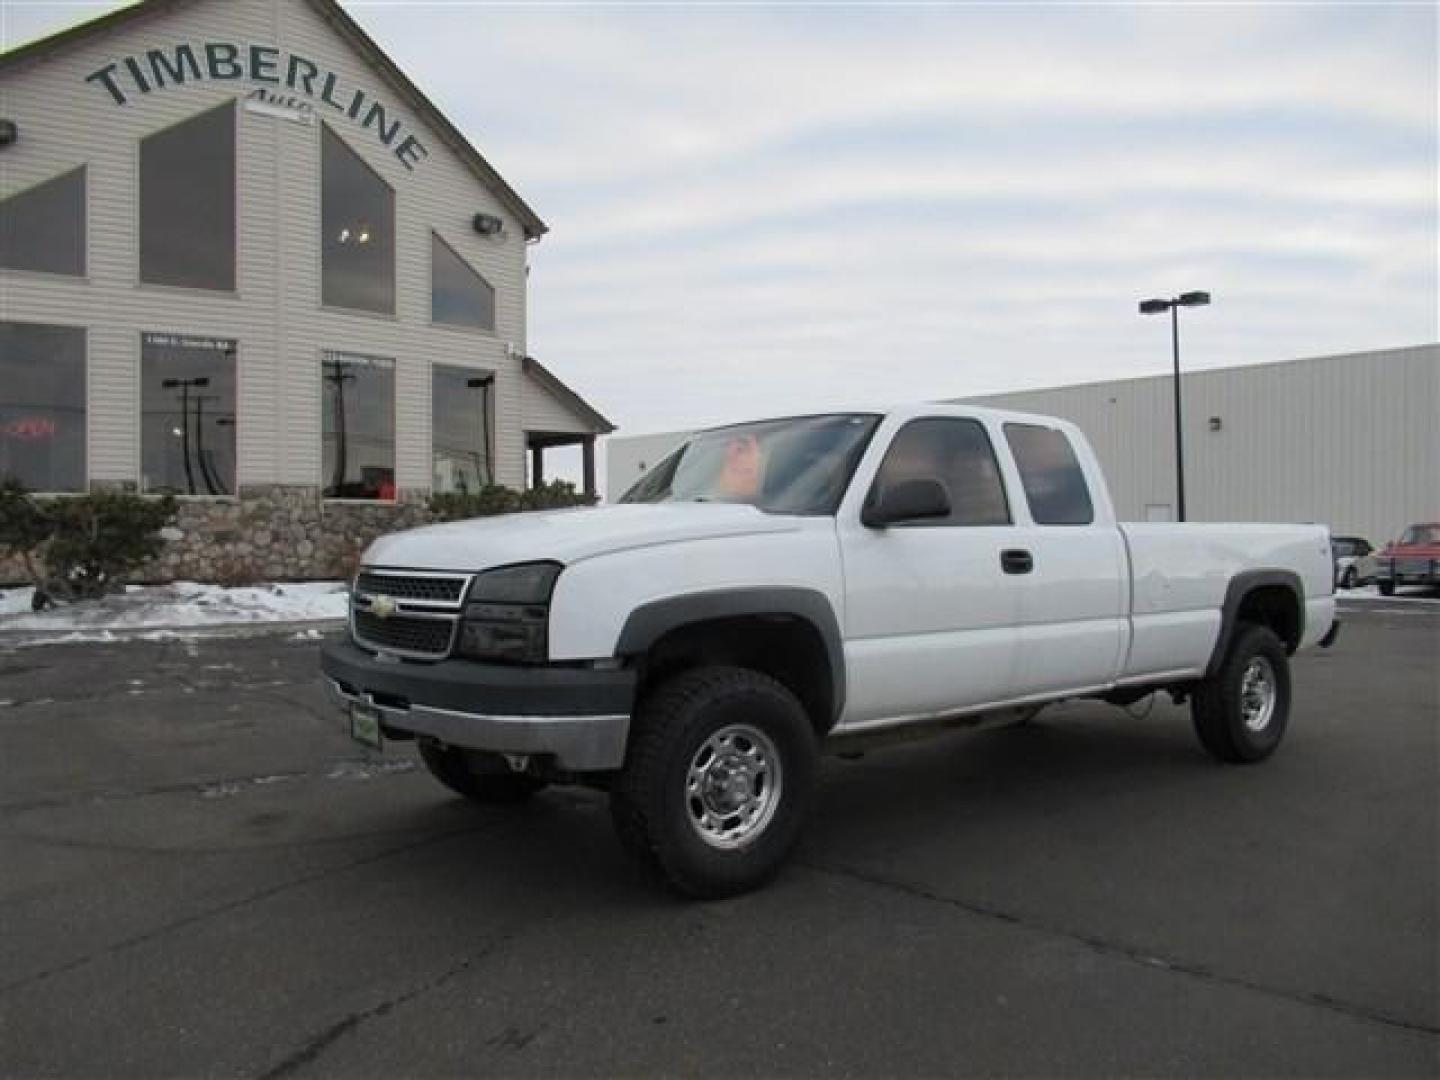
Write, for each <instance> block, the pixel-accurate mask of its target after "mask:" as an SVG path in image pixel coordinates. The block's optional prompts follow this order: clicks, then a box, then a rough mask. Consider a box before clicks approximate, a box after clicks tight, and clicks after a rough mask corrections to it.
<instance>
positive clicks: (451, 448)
mask: <svg viewBox="0 0 1440 1080" xmlns="http://www.w3.org/2000/svg"><path fill="white" fill-rule="evenodd" d="M493 390H494V376H492V375H488V374H485V373H484V372H479V371H472V370H470V369H468V368H457V367H444V366H442V365H440V364H436V365H435V366H434V367H433V368H432V369H431V371H430V433H431V438H432V439H433V440H434V443H435V476H434V490H436V491H478V490H479V489H480V488H482V487H483V486H485V485H486V484H489V483H491V482H492V475H491V467H490V439H489V416H490V395H491V393H492V391H493Z"/></svg>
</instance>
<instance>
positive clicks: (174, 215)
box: [140, 102, 235, 290]
mask: <svg viewBox="0 0 1440 1080" xmlns="http://www.w3.org/2000/svg"><path fill="white" fill-rule="evenodd" d="M140 280H141V281H145V282H149V283H151V284H155V285H183V286H186V287H188V288H192V289H226V290H231V289H234V288H235V106H234V103H233V102H232V103H231V104H228V105H222V106H221V107H220V108H218V109H211V110H210V111H209V112H205V113H201V114H200V115H199V116H196V117H194V118H193V119H190V120H185V121H183V122H181V123H179V124H176V125H175V126H174V127H170V128H166V129H165V130H164V131H157V132H156V133H155V134H153V135H148V136H146V137H145V138H144V139H142V140H141V141H140Z"/></svg>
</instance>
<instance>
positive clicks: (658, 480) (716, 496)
mask: <svg viewBox="0 0 1440 1080" xmlns="http://www.w3.org/2000/svg"><path fill="white" fill-rule="evenodd" d="M879 422H880V418H879V417H878V416H875V415H872V414H869V413H837V414H832V415H827V416H799V417H791V418H789V419H786V420H765V421H761V422H759V423H754V424H737V425H735V426H734V427H727V428H716V429H715V430H713V431H702V432H701V433H700V434H698V435H696V436H695V437H694V438H692V439H691V440H690V441H689V442H688V443H686V444H685V445H684V446H682V447H680V449H678V450H676V451H675V452H674V453H673V454H671V455H670V456H669V457H668V458H666V459H665V460H664V461H662V462H661V463H660V464H659V465H657V466H655V468H654V469H652V470H651V471H650V472H649V473H648V474H647V475H646V476H644V477H643V478H642V479H641V480H640V481H639V482H638V483H637V484H635V486H634V487H632V488H631V489H630V490H629V491H627V492H626V493H625V494H624V495H623V496H622V497H621V499H620V501H621V502H622V503H653V502H734V503H745V504H748V505H750V506H754V507H756V508H757V509H760V510H764V511H766V512H767V513H772V514H833V513H834V512H835V509H836V507H838V506H839V505H840V499H841V497H842V496H843V495H844V494H845V487H846V485H847V484H849V482H850V476H851V474H852V473H853V472H854V471H855V466H856V465H858V464H859V462H860V455H861V454H863V453H864V452H865V447H866V445H868V443H869V442H870V436H871V435H872V434H873V433H874V431H875V427H876V425H877V424H878V423H879Z"/></svg>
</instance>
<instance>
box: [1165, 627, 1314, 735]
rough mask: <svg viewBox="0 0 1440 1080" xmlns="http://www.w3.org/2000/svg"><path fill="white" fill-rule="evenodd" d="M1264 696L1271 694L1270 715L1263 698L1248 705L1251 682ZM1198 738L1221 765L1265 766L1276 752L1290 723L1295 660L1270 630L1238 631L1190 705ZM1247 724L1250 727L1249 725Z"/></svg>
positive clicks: (1260, 628)
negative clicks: (1253, 763)
mask: <svg viewBox="0 0 1440 1080" xmlns="http://www.w3.org/2000/svg"><path fill="white" fill-rule="evenodd" d="M1252 678H1255V679H1258V680H1259V683H1256V684H1255V686H1254V687H1253V688H1252V689H1254V690H1255V691H1256V693H1257V694H1263V692H1264V691H1263V689H1261V688H1260V683H1263V684H1265V685H1266V686H1268V687H1269V689H1270V691H1271V695H1272V696H1271V705H1270V708H1269V709H1268V713H1267V711H1266V710H1265V709H1264V708H1262V707H1261V706H1260V705H1259V701H1260V700H1261V699H1260V698H1259V697H1258V696H1256V697H1250V698H1249V699H1248V700H1247V681H1248V680H1250V679H1252ZM1190 715H1191V717H1192V719H1193V720H1194V722H1195V734H1196V735H1198V736H1199V737H1200V743H1201V745H1203V746H1204V747H1205V749H1206V750H1208V751H1209V752H1210V753H1211V755H1213V756H1214V757H1216V758H1218V759H1219V760H1220V761H1224V762H1229V763H1241V762H1251V761H1262V760H1264V759H1265V758H1267V757H1269V756H1270V755H1271V754H1273V753H1274V752H1275V748H1276V747H1277V746H1279V745H1280V740H1281V739H1282V738H1283V737H1284V735H1285V727H1286V725H1287V724H1288V723H1289V720H1290V658H1289V657H1288V656H1287V655H1286V653H1285V645H1284V644H1283V643H1282V642H1281V640H1280V639H1279V638H1278V637H1276V636H1275V632H1274V631H1273V630H1271V629H1270V628H1269V627H1265V626H1254V625H1251V624H1248V623H1247V624H1242V625H1241V626H1240V627H1238V628H1237V629H1236V632H1235V637H1234V639H1233V640H1232V641H1231V643H1230V651H1229V652H1228V653H1227V654H1226V656H1225V660H1224V662H1223V663H1222V664H1221V665H1220V670H1219V671H1217V672H1216V673H1215V674H1214V675H1213V676H1211V677H1210V678H1208V679H1206V680H1205V681H1204V682H1203V683H1201V684H1200V685H1199V687H1197V688H1196V690H1195V693H1194V695H1193V696H1192V698H1191V701H1190ZM1247 720H1248V721H1249V722H1247Z"/></svg>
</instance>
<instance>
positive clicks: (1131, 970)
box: [0, 604, 1440, 1077]
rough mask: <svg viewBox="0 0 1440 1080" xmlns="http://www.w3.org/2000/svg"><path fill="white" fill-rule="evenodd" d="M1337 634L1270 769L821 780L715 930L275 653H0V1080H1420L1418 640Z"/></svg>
mask: <svg viewBox="0 0 1440 1080" xmlns="http://www.w3.org/2000/svg"><path fill="white" fill-rule="evenodd" d="M1346 620H1347V625H1346V628H1345V632H1344V634H1343V635H1342V637H1341V640H1340V643H1339V645H1338V646H1337V647H1336V648H1335V649H1333V650H1331V651H1329V652H1324V653H1308V654H1306V655H1304V656H1303V657H1301V658H1300V659H1298V660H1297V662H1296V665H1295V691H1296V694H1295V707H1294V711H1293V714H1292V719H1291V728H1290V733H1289V736H1288V738H1287V741H1286V744H1285V745H1284V746H1282V748H1281V750H1280V752H1279V753H1278V754H1277V755H1276V757H1274V758H1273V759H1272V760H1270V761H1269V762H1267V763H1265V764H1262V765H1258V766H1251V767H1222V766H1219V765H1216V764H1214V763H1213V762H1212V761H1211V760H1210V759H1209V758H1208V757H1206V756H1205V755H1204V754H1203V752H1202V751H1201V750H1200V748H1199V746H1198V743H1197V742H1196V741H1195V739H1194V738H1193V736H1192V734H1191V732H1190V727H1189V721H1188V713H1187V712H1186V711H1184V710H1181V709H1176V708H1175V707H1173V706H1171V705H1170V704H1169V703H1168V702H1156V703H1154V704H1153V707H1151V708H1149V710H1148V712H1147V709H1146V707H1145V706H1144V705H1141V706H1137V707H1134V708H1132V709H1131V710H1130V711H1131V713H1133V714H1134V715H1127V713H1126V712H1125V711H1122V710H1119V709H1114V708H1109V707H1106V706H1100V705H1095V704H1088V703H1077V704H1071V705H1066V706H1062V707H1058V708H1055V709H1052V710H1050V711H1047V712H1046V713H1045V714H1043V715H1042V717H1041V718H1040V719H1039V720H1038V721H1037V722H1036V723H1034V724H1031V725H1028V726H1024V727H1009V728H1003V729H997V730H990V731H983V732H968V733H965V732H962V733H955V734H950V735H946V736H943V737H940V738H937V739H934V740H930V741H926V742H921V743H915V744H911V745H908V746H904V747H899V748H893V749H889V750H884V751H877V752H873V753H870V754H868V755H866V756H865V757H864V758H862V759H859V760H845V759H841V758H828V759H827V760H826V762H825V765H824V768H823V771H822V781H821V789H820V792H819V798H818V802H817V805H816V812H815V816H814V818H813V821H812V825H811V827H810V829H809V831H808V833H807V835H806V838H805V839H804V841H803V842H802V845H801V847H800V849H799V851H798V853H797V856H796V858H795V860H794V861H793V863H792V865H791V866H790V868H789V869H788V870H787V872H786V873H784V874H783V875H782V877H781V878H780V879H779V880H778V881H777V882H775V883H774V884H773V885H772V886H771V887H769V888H768V889H766V890H764V891H762V892H759V893H757V894H754V895H751V896H747V897H742V898H739V899H736V900H730V901H725V902H721V903H712V904H695V903H688V902H685V901H681V900H678V899H676V898H674V897H672V896H670V895H669V894H667V893H665V892H663V891H660V890H659V889H658V888H657V887H656V886H655V885H653V884H652V883H651V882H650V881H649V880H648V879H647V878H646V877H644V876H643V874H642V873H641V872H639V871H638V870H636V869H634V868H632V866H631V865H630V864H629V863H628V862H627V861H626V860H625V858H624V857H623V856H622V854H621V851H620V848H619V846H618V844H617V843H616V842H615V841H614V839H613V837H612V835H611V832H610V827H609V819H608V815H607V811H606V806H605V802H604V799H603V797H602V796H601V795H599V794H596V793H591V792H585V791H573V790H564V789H551V790H549V791H547V792H545V793H543V794H542V795H541V796H539V797H538V798H537V799H536V800H535V801H534V802H533V803H532V804H531V805H529V806H527V807H523V808H519V809H497V808H479V807H475V806H472V805H469V804H467V803H465V802H464V801H462V800H460V799H457V798H454V797H452V796H450V795H449V794H448V793H447V792H446V791H445V790H444V789H442V788H441V787H440V786H439V785H438V784H436V783H435V782H434V781H433V780H431V778H430V777H429V776H428V774H426V773H425V771H424V769H423V767H420V766H418V764H417V759H416V757H415V755H414V753H413V750H412V749H410V748H409V747H408V746H407V745H404V744H396V745H393V746H391V747H390V748H389V749H387V751H386V752H385V754H384V755H383V756H379V757H376V756H373V755H369V754H367V753H366V752H365V751H364V750H363V749H361V748H359V747H358V746H356V745H355V744H353V743H351V742H350V741H349V740H348V739H347V738H346V737H345V735H344V734H343V733H342V730H341V725H340V723H339V719H338V714H337V713H335V712H334V711H333V710H332V708H331V707H330V705H329V703H328V701H327V699H326V697H325V694H324V691H323V687H322V685H321V683H320V680H319V678H318V674H317V668H316V660H317V655H316V654H317V642H316V641H315V640H313V638H311V637H309V636H307V635H305V634H295V633H293V632H287V633H284V634H277V635H271V636H256V637H242V638H208V639H202V640H198V641H173V642H134V643H128V644H89V645H74V646H47V647H37V648H16V649H7V650H3V651H0V747H3V750H0V761H3V766H0V866H3V868H4V872H3V874H0V1075H4V1076H7V1077H8V1076H52V1075H53V1076H106V1077H112V1076H147V1077H149V1076H162V1075H163V1076H172V1075H173V1076H245V1077H290V1076H296V1077H305V1076H321V1075H325V1076H332V1075H333V1076H361V1075H381V1076H394V1075H402V1074H403V1075H416V1076H441V1075H447V1076H448V1075H457V1074H466V1075H484V1074H497V1075H507V1076H508V1075H530V1074H546V1075H556V1074H586V1075H595V1074H603V1075H626V1076H629V1075H639V1074H665V1075H673V1074H681V1073H683V1074H712V1075H767V1076H769V1075H813V1074H826V1075H854V1076H866V1075H875V1076H879V1075H938V1074H949V1075H954V1074H989V1075H1045V1076H1053V1075H1104V1076H1112V1075H1117V1074H1125V1075H1165V1076H1174V1075H1204V1076H1211V1075H1218V1074H1225V1075H1244V1076H1276V1075H1305V1076H1357V1077H1358V1076H1365V1077H1377V1076H1434V1075H1436V1072H1437V1067H1440V1036H1437V1032H1440V1016H1437V992H1440V988H1437V956H1440V953H1437V942H1440V925H1437V923H1440V916H1437V911H1440V894H1437V881H1436V878H1437V865H1436V864H1437V851H1440V835H1437V832H1440V825H1437V822H1440V812H1437V811H1440V807H1437V791H1440V785H1437V760H1440V757H1437V713H1440V685H1437V667H1436V656H1437V655H1440V605H1429V606H1426V605H1421V604H1416V605H1388V606H1387V605H1381V604H1376V605H1360V606H1355V607H1350V608H1348V609H1347V611H1346Z"/></svg>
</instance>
